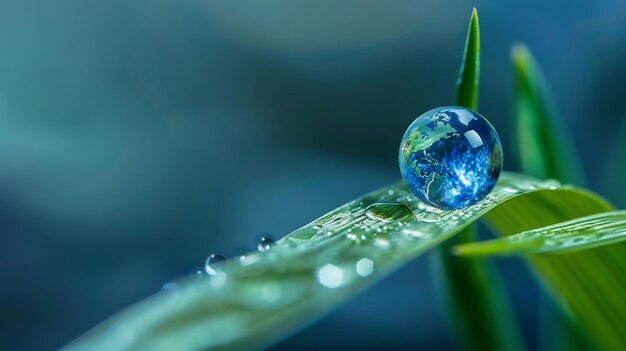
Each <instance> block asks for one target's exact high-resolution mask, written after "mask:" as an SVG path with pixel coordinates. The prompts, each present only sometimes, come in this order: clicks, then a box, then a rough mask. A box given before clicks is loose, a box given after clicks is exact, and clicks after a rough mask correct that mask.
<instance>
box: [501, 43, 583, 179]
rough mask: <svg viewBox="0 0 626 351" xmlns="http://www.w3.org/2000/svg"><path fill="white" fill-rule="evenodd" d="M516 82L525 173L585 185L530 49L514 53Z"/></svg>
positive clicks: (519, 46)
mask: <svg viewBox="0 0 626 351" xmlns="http://www.w3.org/2000/svg"><path fill="white" fill-rule="evenodd" d="M511 59H512V61H513V73H514V78H515V119H516V124H517V139H518V140H517V141H518V143H519V145H518V147H517V151H518V154H519V161H520V166H521V169H522V171H523V172H524V173H526V174H530V175H532V176H534V177H538V178H540V179H547V178H553V179H557V180H559V181H562V182H566V183H572V184H577V185H584V175H583V171H582V167H581V166H580V162H579V160H578V158H577V156H576V155H577V153H576V151H575V148H574V144H573V143H572V141H571V139H570V136H569V133H567V128H566V127H565V126H564V125H563V123H561V121H560V120H558V119H557V118H556V114H555V108H554V105H553V104H552V99H551V96H550V93H549V90H548V88H547V84H546V82H545V80H544V78H543V74H542V73H541V71H540V69H539V67H538V66H537V64H536V62H535V60H534V58H533V57H532V55H531V54H530V52H529V51H528V49H527V48H526V47H525V46H524V45H522V44H517V45H515V46H514V47H513V49H512V50H511Z"/></svg>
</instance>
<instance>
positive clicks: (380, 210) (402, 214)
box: [365, 203, 415, 223]
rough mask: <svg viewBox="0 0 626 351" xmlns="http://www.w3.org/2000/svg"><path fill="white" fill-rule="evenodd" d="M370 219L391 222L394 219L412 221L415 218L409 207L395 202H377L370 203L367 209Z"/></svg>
mask: <svg viewBox="0 0 626 351" xmlns="http://www.w3.org/2000/svg"><path fill="white" fill-rule="evenodd" d="M365 215H366V216H367V217H368V218H369V219H373V220H375V221H379V222H384V223H389V222H393V221H405V222H407V221H412V220H414V219H415V216H414V215H413V211H411V209H409V208H408V207H406V206H404V205H400V204H394V203H376V204H372V205H369V206H368V207H367V209H366V211H365Z"/></svg>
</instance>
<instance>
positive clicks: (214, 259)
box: [204, 254, 226, 275]
mask: <svg viewBox="0 0 626 351" xmlns="http://www.w3.org/2000/svg"><path fill="white" fill-rule="evenodd" d="M224 261H226V257H224V256H222V255H216V254H213V255H211V256H209V257H208V258H207V259H206V261H205V262H204V270H205V271H206V272H207V274H209V275H214V274H215V273H217V272H218V271H219V269H220V265H221V264H222V263H223V262H224Z"/></svg>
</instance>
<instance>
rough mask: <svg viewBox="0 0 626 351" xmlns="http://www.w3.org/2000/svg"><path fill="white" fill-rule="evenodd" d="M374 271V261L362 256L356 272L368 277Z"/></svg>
mask: <svg viewBox="0 0 626 351" xmlns="http://www.w3.org/2000/svg"><path fill="white" fill-rule="evenodd" d="M373 271H374V261H372V260H370V259H369V258H362V259H360V260H359V261H358V262H357V263H356V274H358V275H360V276H361V277H367V276H368V275H370V274H372V272H373Z"/></svg>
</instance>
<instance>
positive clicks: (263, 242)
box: [257, 236, 274, 251]
mask: <svg viewBox="0 0 626 351" xmlns="http://www.w3.org/2000/svg"><path fill="white" fill-rule="evenodd" d="M272 244H274V240H273V239H272V238H270V237H269V236H264V237H262V238H261V239H260V240H259V243H258V244H257V248H258V249H259V251H267V250H269V249H270V247H271V246H272Z"/></svg>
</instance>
